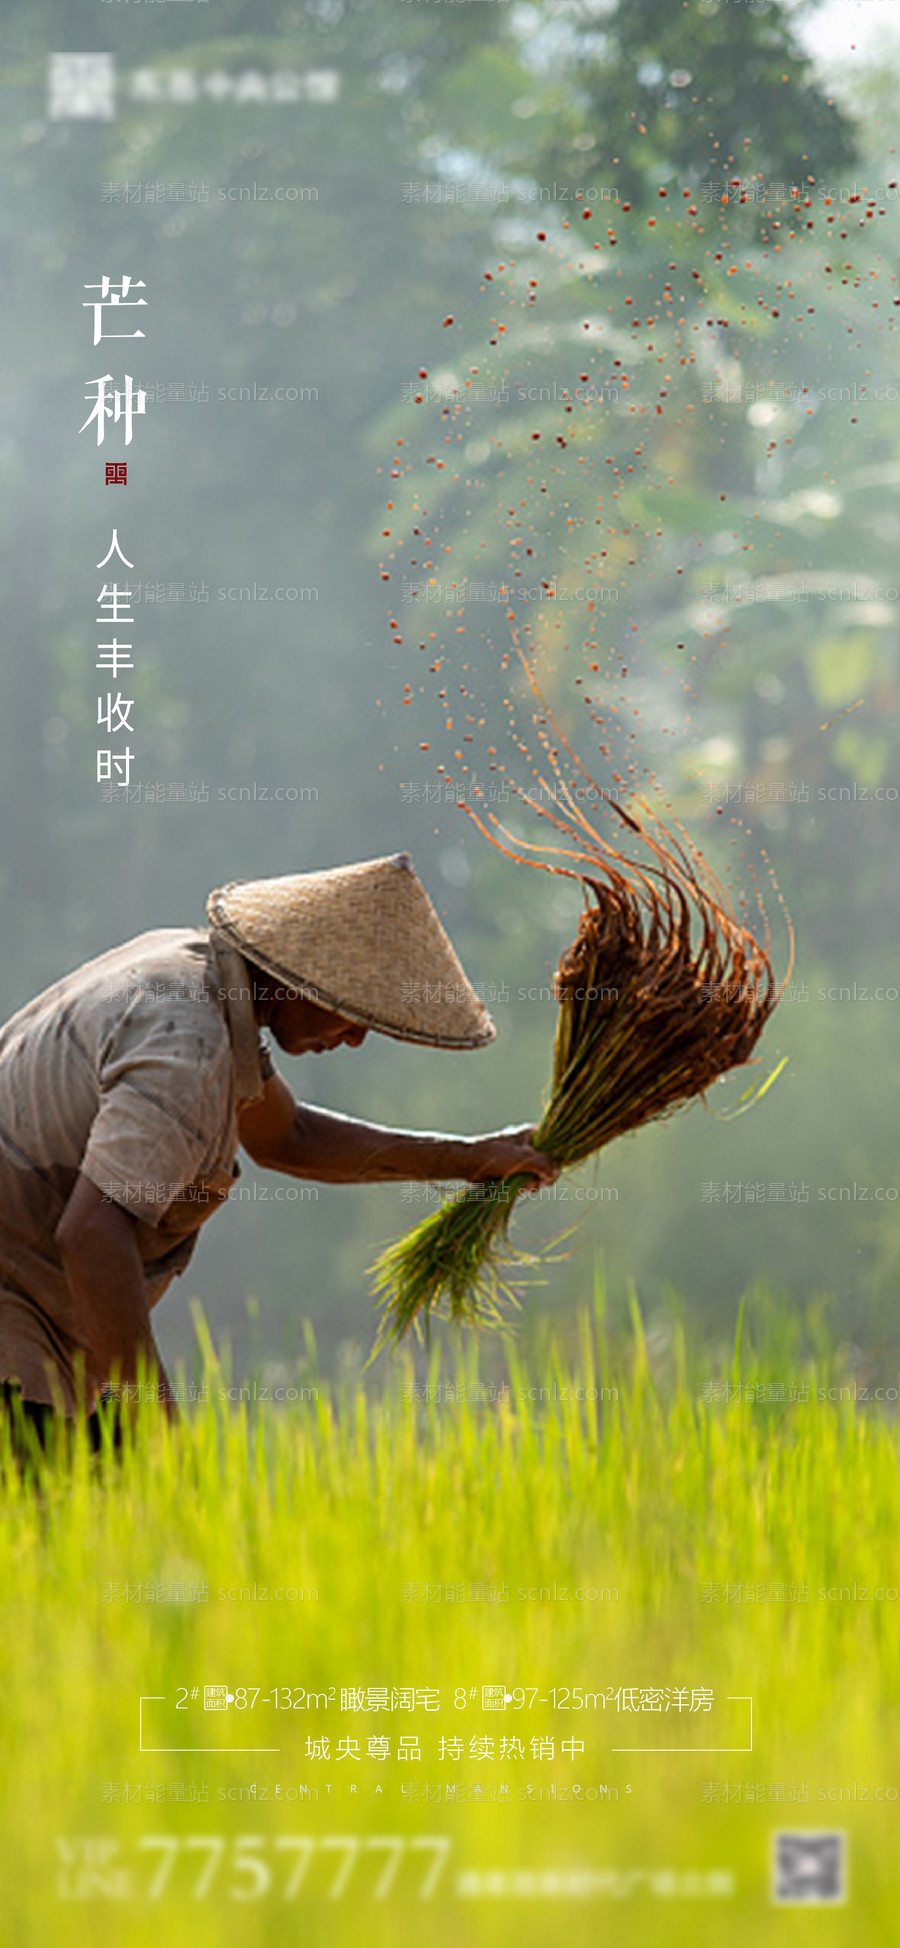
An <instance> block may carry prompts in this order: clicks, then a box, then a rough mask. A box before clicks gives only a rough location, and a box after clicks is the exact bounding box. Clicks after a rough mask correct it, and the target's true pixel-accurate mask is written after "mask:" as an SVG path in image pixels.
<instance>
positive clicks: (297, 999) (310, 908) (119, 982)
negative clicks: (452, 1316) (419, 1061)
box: [0, 853, 558, 1446]
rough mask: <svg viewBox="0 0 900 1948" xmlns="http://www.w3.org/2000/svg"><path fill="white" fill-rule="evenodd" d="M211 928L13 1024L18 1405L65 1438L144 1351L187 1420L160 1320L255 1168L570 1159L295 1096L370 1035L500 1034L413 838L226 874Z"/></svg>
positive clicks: (99, 963) (1, 1335) (6, 1349)
mask: <svg viewBox="0 0 900 1948" xmlns="http://www.w3.org/2000/svg"><path fill="white" fill-rule="evenodd" d="M207 915H208V918H209V920H210V922H211V926H210V929H209V931H206V930H203V931H200V930H193V929H183V928H166V929H162V930H160V931H158V932H154V933H145V934H141V935H140V936H139V937H138V938H137V939H136V940H131V941H129V942H127V944H126V945H125V946H123V947H118V948H115V949H114V950H113V951H112V952H111V953H107V954H103V955H102V956H101V957H100V959H98V960H94V961H90V962H88V963H87V965H86V966H84V967H81V968H79V969H77V971H76V972H75V973H74V974H71V975H69V976H68V977H67V978H66V979H65V980H62V981H59V982H57V984H56V986H55V987H52V988H49V989H48V990H47V991H46V993H44V994H41V995H39V996H38V998H37V1000H35V1001H32V1002H30V1003H29V1005H28V1006H27V1007H25V1008H22V1009H21V1010H20V1011H19V1013H18V1014H16V1015H14V1016H13V1018H12V1020H11V1021H10V1022H9V1023H8V1024H7V1026H6V1028H5V1029H3V1030H2V1031H0V1398H2V1401H3V1402H4V1403H5V1404H6V1406H7V1407H8V1408H14V1410H15V1414H16V1416H17V1417H18V1415H19V1414H20V1413H21V1412H24V1414H25V1417H26V1420H29V1421H30V1422H31V1424H32V1425H34V1426H36V1428H37V1430H38V1432H39V1433H40V1434H42V1433H43V1432H44V1423H45V1422H46V1421H47V1419H48V1417H49V1418H50V1420H51V1423H52V1424H53V1425H56V1424H57V1423H56V1421H55V1419H54V1413H53V1410H54V1409H55V1410H56V1411H57V1412H60V1411H61V1412H62V1413H63V1414H64V1415H65V1416H66V1417H67V1418H68V1419H69V1420H71V1419H74V1418H75V1416H76V1415H77V1414H79V1413H82V1412H87V1414H88V1420H89V1429H90V1433H91V1439H92V1440H93V1443H94V1445H95V1446H97V1445H99V1435H98V1421H97V1414H96V1402H97V1397H98V1395H99V1394H100V1393H101V1391H102V1390H103V1389H104V1388H105V1387H108V1386H109V1385H110V1383H112V1382H114V1381H117V1382H120V1383H121V1382H133V1381H134V1380H135V1378H136V1376H137V1372H138V1359H139V1355H143V1358H144V1361H145V1363H146V1369H147V1372H148V1375H149V1377H150V1379H151V1380H152V1381H153V1382H154V1383H155V1385H156V1386H157V1387H158V1396H157V1397H158V1398H160V1399H161V1400H162V1402H163V1404H164V1407H165V1410H166V1411H167V1412H168V1413H169V1414H171V1415H173V1416H174V1417H177V1411H176V1409H175V1407H174V1403H173V1400H172V1397H171V1390H170V1387H169V1382H168V1379H167V1376H166V1374H165V1370H164V1368H163V1364H162V1361H161V1359H160V1357H159V1353H158V1351H157V1349H156V1345H155V1342H154V1338H153V1332H152V1330H151V1325H150V1313H151V1310H152V1308H153V1307H154V1306H155V1305H156V1304H157V1303H158V1301H159V1300H160V1299H161V1298H162V1295H163V1293H164V1292H165V1291H166V1290H167V1289H168V1286H169V1284H170V1282H171V1280H172V1279H173V1278H174V1277H176V1276H178V1275H179V1274H180V1273H181V1272H183V1271H184V1269H185V1267H186V1265H187V1264H188V1262H189V1260H190V1257H191V1254H192V1252H193V1250H194V1246H195V1244H196V1241H197V1232H198V1231H199V1228H200V1226H201V1224H203V1223H205V1222H206V1220H207V1218H209V1217H210V1216H211V1215H212V1213H213V1212H214V1211H216V1210H217V1209H218V1208H219V1206H220V1205H221V1204H223V1203H224V1202H225V1201H226V1200H227V1198H228V1195H229V1192H230V1191H231V1189H232V1188H233V1186H234V1183H235V1180H236V1178H237V1177H238V1176H239V1175H240V1166H239V1164H238V1163H237V1161H236V1156H237V1150H238V1146H239V1144H242V1145H243V1147H244V1149H245V1150H246V1151H247V1152H248V1154H249V1155H250V1156H251V1157H252V1158H253V1161H254V1162H255V1163H257V1164H259V1165H261V1166H263V1167H264V1168H265V1169H269V1170H278V1171H281V1172H284V1173H285V1174H286V1175H287V1176H291V1177H301V1178H313V1179H315V1180H317V1181H318V1182H320V1183H333V1184H350V1183H358V1184H365V1183H402V1182H405V1181H408V1180H410V1179H415V1180H419V1181H425V1180H435V1179H441V1180H445V1181H448V1180H453V1179H460V1178H461V1179H464V1180H466V1181H467V1182H469V1183H479V1182H482V1181H484V1180H486V1179H488V1178H492V1177H494V1178H506V1177H510V1176H512V1175H513V1174H514V1173H516V1172H521V1171H527V1172H528V1173H529V1174H530V1176H531V1178H532V1187H533V1188H537V1187H539V1186H540V1185H541V1184H546V1183H550V1182H552V1181H553V1180H554V1178H555V1177H556V1176H557V1175H558V1171H557V1169H556V1167H555V1166H554V1165H553V1164H552V1163H551V1161H550V1160H549V1158H547V1157H544V1156H542V1155H541V1154H540V1153H539V1152H537V1151H536V1150H534V1149H533V1148H532V1145H531V1143H530V1142H529V1135H530V1134H531V1131H530V1130H529V1129H528V1128H523V1129H516V1130H512V1129H510V1130H502V1131H498V1132H496V1133H494V1134H492V1135H488V1136H477V1137H465V1136H437V1135H418V1134H412V1133H410V1132H408V1131H405V1130H399V1129H387V1128H382V1127H381V1126H380V1125H376V1124H368V1123H361V1122H356V1121H354V1120H353V1119H351V1118H349V1117H345V1116H339V1115H334V1114H332V1113H331V1112H329V1111H327V1110H323V1109H312V1108H309V1107H307V1105H306V1104H304V1103H298V1102H296V1101H295V1100H294V1097H293V1096H292V1094H291V1091H290V1089H289V1088H288V1086H287V1084H286V1083H285V1082H284V1081H283V1080H282V1078H281V1076H280V1075H279V1074H278V1073H277V1071H276V1070H275V1069H274V1068H273V1065H272V1060H271V1057H270V1055H269V1052H268V1049H267V1048H266V1045H265V1043H264V1041H263V1040H261V1037H260V1030H261V1029H266V1030H268V1032H269V1033H270V1034H271V1035H272V1036H274V1039H275V1041H276V1042H277V1043H278V1046H279V1048H282V1049H284V1050H285V1052H286V1053H287V1054H288V1055H305V1054H309V1053H313V1052H314V1053H324V1051H326V1050H328V1049H334V1048H339V1047H341V1045H342V1044H346V1045H347V1046H348V1047H350V1048H358V1047H359V1045H360V1043H361V1042H363V1041H364V1040H365V1037H366V1034H367V1032H368V1030H369V1029H370V1028H372V1029H376V1030H377V1031H378V1032H379V1033H381V1034H383V1035H391V1036H394V1037H396V1038H397V1039H398V1040H400V1041H408V1042H421V1043H424V1044H426V1045H428V1046H431V1047H435V1048H457V1049H462V1048H481V1047H483V1046H484V1045H485V1044H486V1043H488V1042H491V1041H492V1040H493V1039H494V1036H495V1033H496V1029H495V1027H494V1024H493V1022H492V1021H491V1018H490V1016H489V1015H488V1013H487V1012H486V1010H485V1008H484V1007H483V1006H482V1004H481V1002H480V1001H479V999H478V997H477V995H476V994H475V992H474V990H473V989H472V988H471V987H470V985H469V982H468V981H467V979H466V976H465V974H464V972H463V969H462V967H461V966H460V963H459V961H458V960H457V957H456V954H455V953H454V950H453V948H452V946H451V944H450V941H449V940H448V938H447V935H446V934H445V932H444V930H443V927H442V926H441V923H440V921H439V919H438V916H437V914H436V912H435V910H434V908H433V906H432V904H431V902H430V900H429V898H428V895H427V893H426V892H425V890H424V888H423V887H422V885H421V883H420V881H419V880H418V879H417V877H416V874H415V872H414V870H413V867H412V862H411V860H410V859H409V857H408V855H407V854H406V853H399V854H398V855H396V857H394V858H390V859H374V860H369V861H366V862H364V863H362V864H359V865H353V866H345V867H341V868H337V869H334V870H332V871H327V872H315V873H304V874H299V875H294V876H291V877H288V878H283V879H268V880H251V881H247V882H244V883H238V884H234V885H229V886H225V887H223V888H221V889H220V890H219V891H217V892H214V893H213V894H212V895H211V896H210V899H209V901H208V904H207Z"/></svg>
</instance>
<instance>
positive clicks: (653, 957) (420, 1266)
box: [372, 753, 790, 1358]
mask: <svg viewBox="0 0 900 1948" xmlns="http://www.w3.org/2000/svg"><path fill="white" fill-rule="evenodd" d="M570 755H571V753H570ZM575 762H576V763H577V762H578V761H577V760H575ZM578 768H579V770H581V771H583V767H582V766H581V765H580V764H579V766H578ZM584 775H585V776H586V775H587V774H586V773H584ZM542 782H543V781H542ZM550 795H551V796H555V798H556V801H557V805H558V804H559V802H560V796H561V797H562V803H563V805H564V807H565V809H564V810H563V811H562V812H559V811H558V810H557V811H554V812H549V811H547V810H546V809H545V808H544V807H541V806H534V809H536V810H539V811H540V812H541V815H542V816H544V817H547V818H550V819H551V821H552V823H553V824H554V825H555V826H557V827H558V828H559V829H560V830H561V831H562V832H563V833H565V835H566V836H567V837H568V838H569V839H571V840H573V841H575V844H574V845H573V846H567V847H561V846H558V845H557V846H553V847H551V848H547V847H540V848H538V847H537V846H531V845H530V844H529V843H528V842H525V841H522V840H513V839H512V837H511V835H510V834H509V833H508V832H507V831H506V830H505V828H504V827H502V826H500V824H499V821H498V820H497V819H496V818H494V819H492V821H491V822H492V823H493V824H494V825H495V826H496V827H497V829H498V830H499V831H500V832H501V833H502V834H503V838H504V840H506V841H507V842H508V843H505V844H502V846H501V849H502V850H503V851H504V852H507V853H508V854H509V855H510V856H511V857H513V858H514V859H516V860H517V862H518V863H520V864H524V863H528V864H530V865H534V866H538V867H540V868H541V869H542V870H544V871H549V872H553V873H554V874H563V875H565V876H567V877H569V878H574V879H577V880H579V881H580V882H581V885H582V889H583V894H584V900H585V907H584V911H583V913H582V915H581V918H580V921H579V925H578V930H577V933H576V936H575V939H574V941H573V942H572V944H571V946H570V947H568V948H567V949H566V950H565V952H564V953H563V954H562V956H561V958H560V961H559V966H558V970H557V973H556V976H555V983H554V991H555V996H556V999H557V1001H558V1003H559V1015H558V1017H557V1025H556V1036H555V1042H554V1049H553V1069H552V1077H551V1084H550V1093H549V1100H548V1102H547V1106H546V1108H545V1110H544V1114H543V1116H542V1118H541V1120H540V1123H539V1124H538V1126H537V1128H536V1130H535V1133H534V1136H533V1137H532V1142H533V1144H534V1147H535V1148H536V1149H538V1150H541V1151H543V1152H544V1153H545V1154H546V1155H547V1156H549V1157H550V1158H552V1160H553V1161H554V1162H555V1163H558V1164H559V1165H560V1166H562V1168H564V1169H565V1168H569V1167H571V1166H572V1165H575V1164H579V1163H583V1162H584V1161H585V1159H586V1158H587V1157H591V1156H594V1155H596V1153H597V1152H598V1151H600V1150H602V1149H605V1148H606V1146H607V1145H608V1144H610V1143H612V1142H614V1140H615V1139H616V1137H619V1136H624V1135H625V1133H626V1132H627V1131H629V1130H636V1129H639V1128H640V1127H641V1126H642V1125H643V1124H645V1123H650V1122H656V1121H658V1120H659V1119H660V1118H661V1117H664V1116H668V1115H671V1114H672V1112H673V1111H674V1110H676V1109H678V1108H679V1107H680V1106H681V1105H683V1104H685V1103H688V1102H690V1101H692V1099H693V1098H694V1097H695V1096H703V1095H704V1094H705V1092H706V1090H708V1089H709V1087H710V1085H711V1084H712V1083H713V1082H715V1081H717V1080H718V1078H719V1077H720V1076H723V1075H724V1074H726V1072H727V1071H728V1070H729V1069H733V1068H736V1067H737V1066H739V1065H740V1064H742V1063H744V1062H747V1061H748V1060H749V1058H750V1056H751V1054H752V1051H753V1049H754V1048H755V1046H756V1043H757V1041H758V1039H759V1036H760V1034H761V1033H762V1030H763V1028H764V1026H765V1023H766V1021H767V1020H768V1018H769V1016H770V1014H771V1013H772V1010H773V1008H774V1006H775V1004H776V1002H777V1000H778V998H779V994H780V993H781V992H782V989H783V985H784V984H783V983H782V989H778V990H777V991H776V984H775V977H774V974H773V971H772V965H771V961H770V958H769V945H770V942H769V927H768V922H767V921H766V916H765V913H764V910H763V907H762V902H761V900H759V899H758V902H757V903H758V907H759V912H760V915H761V918H762V921H763V938H762V941H760V940H758V939H757V938H756V937H755V936H754V934H753V932H752V931H751V930H750V928H749V926H747V925H746V924H745V923H744V922H743V921H742V920H740V919H738V917H737V916H736V914H735V912H734V910H733V908H732V905H731V903H730V901H729V899H728V897H727V895H726V893H725V891H724V889H723V888H722V886H721V884H720V883H719V881H718V880H717V878H716V877H715V875H714V874H713V873H712V872H711V871H710V869H709V868H708V867H707V866H706V864H705V862H704V860H703V859H702V857H701V855H700V853H699V852H698V851H697V849H696V847H695V846H694V845H693V844H692V843H691V841H690V840H689V839H688V837H687V834H686V833H685V832H684V831H683V830H682V829H681V828H680V827H679V828H678V831H677V832H676V831H673V830H672V829H671V828H670V827H668V826H666V825H665V824H664V823H663V822H662V820H661V819H660V818H659V817H658V816H657V815H656V813H655V812H654V811H653V810H652V808H650V807H649V806H648V805H646V804H641V805H639V806H638V805H633V806H632V808H631V810H629V811H626V810H625V809H624V807H623V806H621V805H619V804H618V803H617V802H616V801H615V800H611V799H607V800H606V804H607V806H608V808H609V810H610V811H611V812H613V813H615V814H616V815H617V817H618V818H619V819H620V821H621V822H622V823H623V824H624V826H625V827H626V828H627V829H628V832H629V834H630V835H631V837H630V843H631V850H632V852H633V853H636V854H637V856H636V857H628V856H626V855H625V854H624V853H623V852H622V851H621V850H619V849H618V848H616V847H614V846H612V845H611V844H609V842H608V841H607V840H605V839H604V838H603V837H602V835H601V834H600V833H599V832H598V831H596V830H595V828H594V826H593V825H592V824H591V823H590V821H589V820H588V818H587V817H586V815H585V813H584V812H583V810H582V809H581V806H580V804H579V803H578V802H577V801H576V799H575V797H574V795H573V793H572V792H571V790H569V789H568V788H567V787H566V786H565V785H563V786H562V791H561V793H560V788H559V786H557V789H556V792H555V793H554V794H550ZM595 795H599V796H600V798H601V800H602V796H603V795H602V793H599V794H598V788H596V787H595ZM530 803H531V804H532V805H534V801H533V800H531V801H530ZM473 816H475V817H476V823H477V824H479V826H480V827H481V829H482V831H484V832H485V833H486V835H487V836H488V837H489V838H491V839H492V841H493V843H494V844H499V843H500V841H498V839H497V838H496V837H495V836H494V834H493V833H492V832H490V831H489V830H488V828H487V826H485V825H484V824H483V822H482V820H481V819H480V818H478V817H477V815H476V814H473ZM537 850H542V851H548V850H549V851H551V852H552V853H554V854H555V855H556V856H557V858H558V859H559V860H562V859H567V860H571V861H572V862H573V863H571V864H565V865H563V864H561V863H557V864H552V863H547V862H545V861H541V860H536V859H533V858H531V857H530V856H529V855H530V854H531V853H532V852H534V851H537ZM789 971H790V970H789ZM787 978H788V976H787V975H786V976H785V980H787ZM528 1183H529V1179H528V1178H527V1177H526V1176H524V1175H523V1176H516V1177H512V1178H508V1179H507V1180H506V1182H505V1183H502V1182H499V1181H498V1182H493V1183H489V1184H478V1185H475V1186H472V1187H471V1188H470V1189H469V1190H468V1192H467V1193H466V1194H464V1195H463V1196H462V1197H459V1198H454V1199H451V1200H450V1201H448V1202H447V1203H445V1204H443V1205H442V1206H441V1208H440V1209H439V1210H437V1211H435V1212H433V1213H432V1214H431V1215H430V1216H429V1217H427V1218H425V1219H424V1221H423V1222H422V1223H421V1224H418V1225H417V1226H416V1227H415V1229H414V1230H413V1231H411V1232H410V1233H409V1234H408V1235H407V1236H406V1237H405V1238H403V1239H401V1240H400V1242H399V1243H397V1244H394V1245H392V1246H390V1247H389V1248H388V1249H387V1250H386V1251H385V1252H383V1253H382V1255H381V1257H380V1258H379V1260H378V1262H377V1264H376V1266H375V1268H374V1270H375V1278H376V1291H378V1292H379V1293H380V1294H381V1295H382V1297H381V1301H380V1305H381V1317H380V1321H379V1328H378V1334H377V1338H376V1344H375V1347H374V1350H373V1355H372V1357H373V1358H374V1357H375V1355H376V1354H377V1353H378V1352H379V1351H380V1350H381V1348H382V1346H383V1345H384V1344H385V1343H386V1342H387V1341H388V1340H391V1339H394V1340H397V1339H400V1338H402V1336H403V1334H404V1333H405V1332H406V1331H407V1330H408V1328H409V1327H410V1325H412V1324H413V1322H415V1323H416V1326H417V1329H418V1326H419V1322H420V1321H421V1320H422V1319H424V1320H425V1322H426V1327H427V1323H428V1321H429V1320H430V1318H432V1317H448V1318H450V1319H451V1320H454V1321H456V1322H457V1323H461V1324H467V1325H472V1326H481V1325H485V1324H489V1323H497V1322H499V1321H500V1320H501V1319H502V1318H503V1317H504V1313H503V1311H502V1309H501V1302H502V1301H506V1302H508V1303H511V1304H513V1305H516V1304H517V1303H518V1300H517V1295H516V1290H515V1286H514V1284H513V1283H512V1280H511V1277H510V1268H511V1267H513V1266H515V1264H516V1263H517V1262H518V1263H519V1264H522V1263H524V1262H526V1261H525V1260H523V1259H522V1258H521V1257H520V1256H519V1255H518V1254H516V1253H514V1252H513V1250H512V1248H511V1246H510V1243H509V1238H508V1232H509V1224H510V1218H511V1216H512V1212H513V1208H514V1205H515V1201H516V1198H517V1196H518V1195H519V1193H520V1192H521V1191H522V1190H523V1189H524V1188H525V1187H526V1185H527V1184H528ZM530 1262H532V1263H533V1262H534V1261H533V1260H532V1261H530Z"/></svg>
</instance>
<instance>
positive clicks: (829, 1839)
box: [772, 1832, 847, 1907]
mask: <svg viewBox="0 0 900 1948" xmlns="http://www.w3.org/2000/svg"><path fill="white" fill-rule="evenodd" d="M846 1837H847V1836H846V1834H844V1833H809V1832H794V1833H776V1834H775V1835H774V1848H773V1855H772V1899H773V1901H776V1902H779V1903H781V1904H782V1905H787V1904H790V1905H792V1906H797V1907H799V1906H804V1907H806V1906H808V1907H823V1906H835V1905H837V1904H838V1903H839V1902H841V1901H844V1900H846V1897H847V1895H846V1881H845V1853H846Z"/></svg>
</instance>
